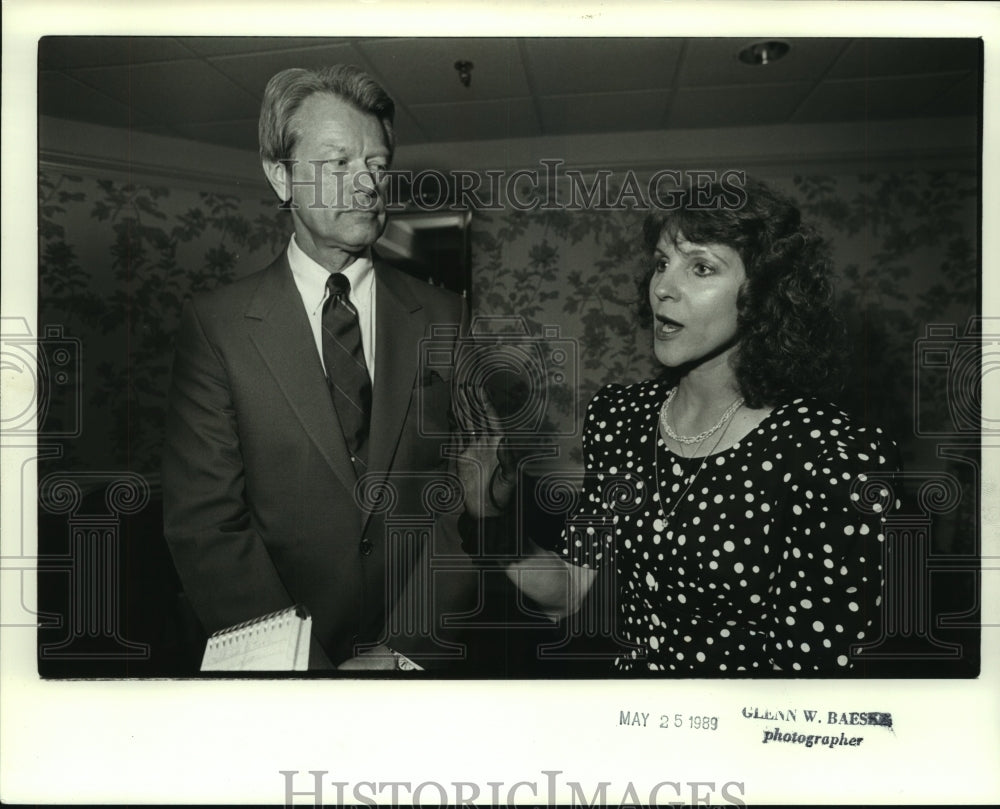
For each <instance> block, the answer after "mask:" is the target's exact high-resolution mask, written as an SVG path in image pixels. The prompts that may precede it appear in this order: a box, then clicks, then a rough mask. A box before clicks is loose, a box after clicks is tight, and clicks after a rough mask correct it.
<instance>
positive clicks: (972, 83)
mask: <svg viewBox="0 0 1000 809" xmlns="http://www.w3.org/2000/svg"><path fill="white" fill-rule="evenodd" d="M980 95H981V91H980V87H979V77H978V76H976V75H967V76H965V77H964V78H961V79H959V80H958V81H957V82H955V84H953V85H951V86H950V87H948V88H947V89H946V90H945V91H944V93H942V94H941V95H940V96H938V97H937V98H934V99H931V101H930V102H929V103H928V105H927V106H926V107H925V108H924V114H925V115H978V114H979V98H980Z"/></svg>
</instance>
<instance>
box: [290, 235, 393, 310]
mask: <svg viewBox="0 0 1000 809" xmlns="http://www.w3.org/2000/svg"><path fill="white" fill-rule="evenodd" d="M288 265H289V267H291V270H292V275H293V276H295V279H296V281H297V282H298V284H299V287H300V288H301V289H302V290H303V291H304V294H305V296H308V300H309V301H316V305H320V304H322V303H323V301H324V300H325V299H326V279H327V278H328V277H329V275H330V271H329V270H327V269H326V267H324V266H323V265H322V264H320V263H319V262H317V261H314V260H313V259H311V258H310V257H309V256H307V255H306V253H305V251H303V250H302V248H301V247H299V245H298V242H296V240H295V234H294V233H293V234H292V238H291V240H290V241H289V242H288ZM341 272H342V273H344V275H346V276H347V280H348V281H350V282H351V299H352V300H355V301H356V300H360V299H361V298H362V296H364V295H367V294H368V293H369V291H370V290H371V285H372V280H373V278H374V275H375V271H374V266H373V264H372V251H371V248H369V249H368V250H366V251H365V252H364V253H362V254H361V255H360V256H358V257H357V258H356V259H355V260H354V261H352V262H351V263H350V264H348V265H347V266H346V267H344V269H343V270H341Z"/></svg>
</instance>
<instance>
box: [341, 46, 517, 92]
mask: <svg viewBox="0 0 1000 809" xmlns="http://www.w3.org/2000/svg"><path fill="white" fill-rule="evenodd" d="M357 47H358V49H359V50H360V51H361V52H362V53H364V55H365V57H366V58H367V59H368V61H369V62H370V63H371V65H372V66H373V67H374V68H375V70H376V71H377V72H378V74H379V76H380V77H381V78H382V79H383V80H384V81H385V82H386V86H387V87H388V88H389V91H390V93H391V94H392V95H393V96H394V97H396V98H399V99H404V100H405V103H406V104H408V105H410V104H436V103H464V102H471V103H475V102H479V101H489V100H492V99H498V98H516V97H521V96H526V95H528V94H529V89H528V83H527V81H526V79H525V75H524V67H523V65H522V64H521V56H520V52H519V50H518V47H517V41H516V40H514V39H496V38H482V37H481V38H458V37H456V38H446V39H445V38H426V39H383V40H368V41H365V42H359V43H358V45H357ZM459 60H463V61H467V62H472V65H473V67H472V70H471V72H470V75H471V82H470V84H469V86H468V87H465V86H463V85H462V83H461V81H459V75H458V71H457V70H456V69H455V62H456V61H459Z"/></svg>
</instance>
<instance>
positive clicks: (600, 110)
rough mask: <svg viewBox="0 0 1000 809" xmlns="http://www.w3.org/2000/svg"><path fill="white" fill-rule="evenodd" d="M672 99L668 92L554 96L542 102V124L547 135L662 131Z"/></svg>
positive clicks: (651, 91) (652, 91)
mask: <svg viewBox="0 0 1000 809" xmlns="http://www.w3.org/2000/svg"><path fill="white" fill-rule="evenodd" d="M669 99H670V93H669V92H668V91H666V90H650V91H642V92H633V93H598V94H593V95H573V96H550V97H547V98H543V99H541V105H540V106H541V113H542V125H543V127H544V130H545V134H547V135H568V134H574V133H585V132H630V131H640V130H644V129H659V128H660V126H661V124H662V121H663V115H664V113H665V112H666V109H667V102H668V100H669Z"/></svg>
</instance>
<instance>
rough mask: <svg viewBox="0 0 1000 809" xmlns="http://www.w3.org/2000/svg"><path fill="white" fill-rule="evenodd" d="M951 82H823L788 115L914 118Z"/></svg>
mask: <svg viewBox="0 0 1000 809" xmlns="http://www.w3.org/2000/svg"><path fill="white" fill-rule="evenodd" d="M954 82H955V77H954V76H949V75H938V76H912V77H911V76H907V77H897V78H887V79H870V80H864V79H851V80H846V81H841V80H838V81H825V82H822V83H821V84H820V85H819V86H817V87H816V89H815V90H813V92H812V93H810V95H809V97H808V98H807V99H806V100H805V101H804V102H803V103H802V106H801V107H800V108H799V109H798V110H797V111H796V112H795V114H794V115H793V116H792V119H791V120H792V121H794V122H796V123H812V122H815V121H864V120H879V119H883V120H884V119H888V118H916V117H919V116H921V115H924V114H926V111H927V108H928V106H929V105H930V103H931V102H932V101H933V100H934V99H935V98H937V97H938V96H939V95H940V94H941V93H943V92H944V91H945V90H947V89H948V87H950V86H951V85H952V84H954Z"/></svg>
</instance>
